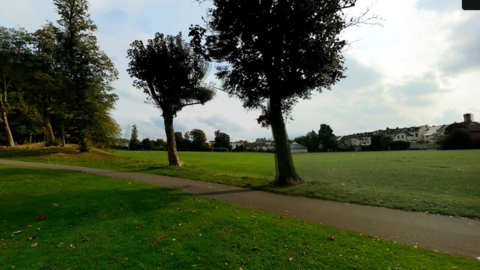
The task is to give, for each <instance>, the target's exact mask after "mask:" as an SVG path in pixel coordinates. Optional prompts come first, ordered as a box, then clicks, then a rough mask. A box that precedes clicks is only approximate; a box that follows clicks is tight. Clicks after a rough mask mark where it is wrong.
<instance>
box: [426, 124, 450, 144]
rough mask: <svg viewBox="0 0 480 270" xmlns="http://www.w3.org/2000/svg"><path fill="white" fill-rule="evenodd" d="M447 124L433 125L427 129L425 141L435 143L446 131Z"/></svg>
mask: <svg viewBox="0 0 480 270" xmlns="http://www.w3.org/2000/svg"><path fill="white" fill-rule="evenodd" d="M446 127H447V125H441V126H431V127H428V128H427V129H425V132H424V133H423V141H424V142H426V143H429V144H435V143H436V141H437V140H438V139H439V138H440V137H441V136H442V135H443V134H444V133H445V128H446Z"/></svg>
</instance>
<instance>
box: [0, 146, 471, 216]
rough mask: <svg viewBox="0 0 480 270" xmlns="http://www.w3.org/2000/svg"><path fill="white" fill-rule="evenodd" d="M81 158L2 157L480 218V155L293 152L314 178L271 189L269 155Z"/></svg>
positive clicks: (34, 152) (56, 154)
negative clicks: (171, 160) (172, 162)
mask: <svg viewBox="0 0 480 270" xmlns="http://www.w3.org/2000/svg"><path fill="white" fill-rule="evenodd" d="M114 154H115V155H113V154H111V153H104V152H94V153H91V154H76V152H75V150H74V149H73V148H67V149H60V148H48V149H30V150H23V149H15V150H0V158H4V159H16V160H24V161H36V162H48V163H58V164H71V165H81V166H87V167H97V168H105V169H112V170H122V171H138V172H146V173H154V174H162V175H168V176H176V177H182V178H189V179H194V180H202V181H211V182H217V183H223V184H228V185H234V186H241V187H250V188H254V189H263V190H269V191H273V192H281V193H287V194H295V195H300V196H309V197H315V198H322V199H328V200H335V201H344V202H352V203H358V204H365V205H374V206H384V207H389V208H398V209H404V210H410V211H426V212H430V213H437V214H442V215H453V216H464V217H472V218H480V192H479V191H480V181H478V179H479V178H480V165H479V163H478V161H479V160H480V151H478V150H472V151H470V150H468V151H398V152H394V151H391V152H355V153H352V152H348V153H308V154H294V155H293V157H294V162H295V167H296V168H297V171H298V173H299V174H300V175H301V176H302V177H303V178H304V179H305V180H306V181H307V183H306V184H304V185H300V186H297V187H290V188H271V187H268V185H267V184H268V182H269V181H271V180H272V178H273V176H274V173H275V168H274V157H273V154H269V153H211V152H180V153H179V155H180V158H181V160H182V161H183V162H184V163H185V166H183V167H181V168H170V167H168V163H167V155H166V152H156V151H115V152H114Z"/></svg>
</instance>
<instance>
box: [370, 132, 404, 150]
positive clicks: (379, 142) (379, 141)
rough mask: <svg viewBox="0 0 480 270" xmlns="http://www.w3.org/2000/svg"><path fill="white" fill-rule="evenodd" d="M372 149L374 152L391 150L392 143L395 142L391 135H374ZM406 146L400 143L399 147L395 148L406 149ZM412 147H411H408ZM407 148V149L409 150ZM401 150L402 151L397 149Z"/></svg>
mask: <svg viewBox="0 0 480 270" xmlns="http://www.w3.org/2000/svg"><path fill="white" fill-rule="evenodd" d="M370 140H371V144H370V147H369V148H370V149H369V150H372V151H386V150H388V149H389V147H390V145H391V143H392V142H393V137H392V136H390V135H373V136H372V137H371V138H370ZM405 146H406V145H404V144H402V143H400V144H399V145H395V146H394V147H399V148H404V147H405ZM408 147H410V145H408ZM408 147H407V148H405V149H408ZM396 150H401V149H396Z"/></svg>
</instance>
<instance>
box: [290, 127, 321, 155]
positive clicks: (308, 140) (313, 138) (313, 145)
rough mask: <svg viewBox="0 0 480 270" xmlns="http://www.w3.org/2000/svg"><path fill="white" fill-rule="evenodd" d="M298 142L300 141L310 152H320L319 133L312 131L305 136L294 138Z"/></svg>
mask: <svg viewBox="0 0 480 270" xmlns="http://www.w3.org/2000/svg"><path fill="white" fill-rule="evenodd" d="M293 141H294V142H296V143H299V144H301V145H303V146H306V147H307V148H308V152H318V151H319V150H320V149H319V144H320V140H319V139H318V135H317V133H315V131H313V130H312V131H311V132H309V133H307V134H306V135H304V136H300V137H297V138H295V139H294V140H293Z"/></svg>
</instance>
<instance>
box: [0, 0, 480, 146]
mask: <svg viewBox="0 0 480 270" xmlns="http://www.w3.org/2000/svg"><path fill="white" fill-rule="evenodd" d="M89 2H90V10H89V13H90V14H91V19H92V20H93V21H94V23H95V24H96V25H97V26H98V31H97V32H96V33H95V35H96V36H97V38H98V44H99V46H100V48H101V50H102V51H104V52H105V53H106V54H107V55H108V56H110V57H111V58H112V59H113V60H114V64H115V66H116V68H117V69H118V71H119V79H118V80H117V81H115V82H114V83H113V87H114V88H115V93H116V94H117V95H118V96H119V101H118V102H117V103H116V105H115V110H113V111H112V112H111V114H112V116H113V118H114V119H115V120H116V121H117V123H118V124H119V126H120V127H121V128H122V133H123V137H129V134H130V133H131V128H132V125H134V124H135V125H137V128H138V133H139V138H140V139H143V138H150V139H158V138H162V139H166V135H165V130H164V122H163V118H162V117H161V112H160V111H159V110H158V109H156V108H154V107H152V106H151V105H149V104H145V98H146V95H145V94H144V93H143V92H142V91H141V90H139V89H136V88H135V87H133V86H132V83H133V79H132V78H130V76H129V75H128V73H127V71H126V70H127V68H128V62H129V61H128V59H127V58H126V55H127V53H126V52H127V50H128V49H129V47H130V44H131V43H132V42H133V41H134V40H143V41H147V40H148V39H149V38H152V37H153V36H154V35H155V33H156V32H159V33H163V34H165V35H177V34H178V33H179V32H182V34H183V37H184V39H186V40H188V28H189V26H190V25H191V24H202V16H205V14H206V10H207V9H208V8H211V7H212V4H211V2H209V1H207V2H205V3H202V4H199V3H197V2H195V1H194V0H135V1H131V0H90V1H89ZM371 5H373V6H372V8H371V11H370V12H371V13H372V14H376V15H378V16H380V17H382V18H383V19H384V21H383V22H382V24H383V26H371V25H363V26H361V27H351V28H347V29H346V30H344V32H342V35H341V37H342V38H343V39H345V40H347V41H348V42H351V45H350V46H348V48H345V50H344V51H343V55H344V57H345V59H346V67H347V69H348V70H347V71H346V73H345V75H346V76H347V78H345V79H343V80H342V81H340V82H339V83H337V84H336V85H334V86H333V87H332V89H331V91H330V90H324V91H323V92H322V93H317V94H315V95H314V97H313V98H311V99H310V100H302V101H300V102H299V103H297V105H296V107H295V108H294V111H293V114H292V117H293V119H294V120H293V121H289V122H288V123H287V131H288V134H289V137H290V138H292V139H293V138H295V137H298V136H301V135H305V134H306V133H308V132H310V131H312V130H314V131H316V132H318V130H319V128H320V125H321V124H323V123H325V124H328V125H330V127H331V128H332V129H333V131H334V134H335V135H347V134H352V133H359V132H368V131H374V130H378V129H385V128H386V127H389V128H396V127H411V126H421V125H426V124H428V125H442V124H450V123H453V122H461V121H463V114H464V113H473V114H474V116H477V118H478V119H480V103H479V100H480V91H479V90H480V89H478V87H479V85H480V11H464V10H462V8H461V0H402V1H391V0H378V1H377V2H373V1H372V0H359V1H358V2H357V5H356V7H354V8H352V9H350V10H349V11H348V14H347V15H348V16H355V15H356V14H359V13H360V12H362V11H364V10H365V9H366V8H367V7H368V6H371ZM0 7H1V8H0V26H4V27H23V28H25V29H27V30H28V31H32V32H33V31H35V30H37V29H39V28H41V27H42V25H44V24H46V23H47V21H50V22H56V20H58V19H59V16H58V14H57V12H56V9H55V6H54V4H53V0H18V1H12V0H0ZM212 70H214V69H213V68H212ZM208 80H209V81H214V82H216V83H217V85H218V86H220V83H219V82H218V81H217V80H216V78H215V76H214V74H213V73H212V74H210V75H209V77H208ZM259 114H260V111H246V110H245V109H244V108H243V107H242V101H240V100H238V99H235V98H230V97H228V95H227V94H225V93H224V92H221V91H218V92H217V96H216V97H215V99H214V100H212V101H210V102H208V103H206V104H205V105H203V106H202V105H196V106H190V107H187V108H185V109H183V110H182V111H181V112H179V114H178V116H177V118H175V119H174V129H175V131H180V132H182V133H184V132H186V131H189V130H192V129H201V130H203V131H204V132H205V134H206V135H207V139H208V140H213V139H214V132H215V131H216V130H221V131H222V132H225V133H227V134H228V135H229V136H230V139H231V141H237V140H248V141H255V140H256V139H257V138H267V139H268V138H272V133H271V130H270V129H265V128H262V127H261V126H260V125H259V124H258V123H257V122H256V120H255V119H256V118H257V117H258V116H259Z"/></svg>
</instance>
